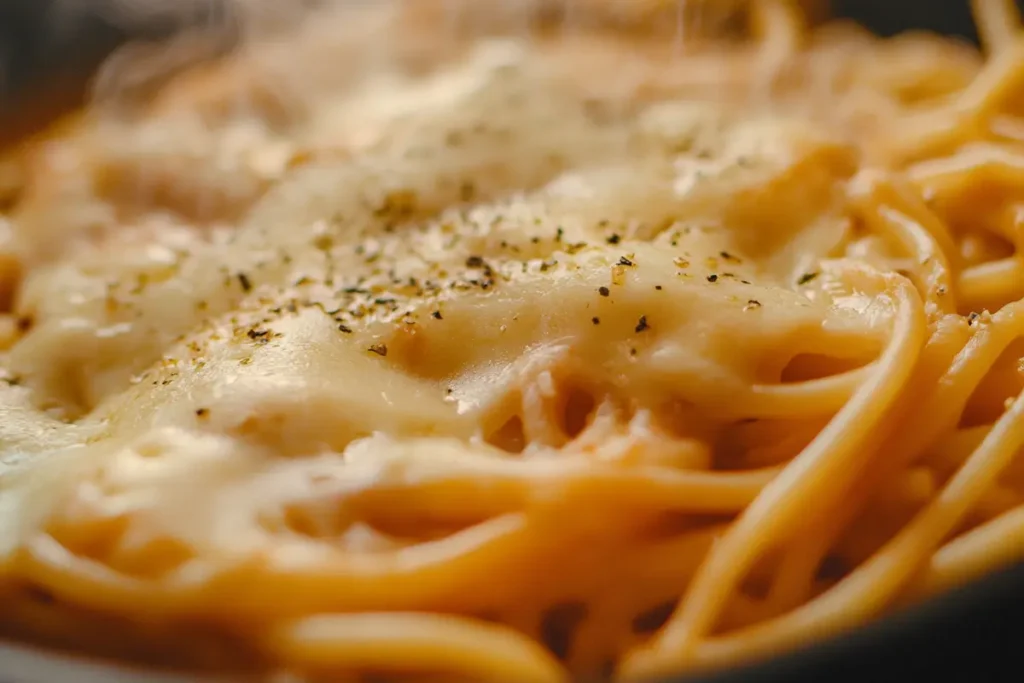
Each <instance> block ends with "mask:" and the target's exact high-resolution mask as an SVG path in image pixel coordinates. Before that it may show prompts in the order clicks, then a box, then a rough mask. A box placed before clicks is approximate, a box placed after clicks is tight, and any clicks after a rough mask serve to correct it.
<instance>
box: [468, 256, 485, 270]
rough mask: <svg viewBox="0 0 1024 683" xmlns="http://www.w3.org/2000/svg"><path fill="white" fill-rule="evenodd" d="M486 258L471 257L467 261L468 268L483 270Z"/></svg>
mask: <svg viewBox="0 0 1024 683" xmlns="http://www.w3.org/2000/svg"><path fill="white" fill-rule="evenodd" d="M483 266H484V258H483V257H482V256H470V257H469V258H467V259H466V267H467V268H483Z"/></svg>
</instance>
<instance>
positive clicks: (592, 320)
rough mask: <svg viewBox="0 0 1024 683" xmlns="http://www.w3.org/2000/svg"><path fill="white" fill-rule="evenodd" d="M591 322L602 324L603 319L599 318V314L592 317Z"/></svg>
mask: <svg viewBox="0 0 1024 683" xmlns="http://www.w3.org/2000/svg"><path fill="white" fill-rule="evenodd" d="M590 322H592V323H594V324H595V325H600V324H601V319H600V318H598V317H597V316H594V317H593V318H591V319H590Z"/></svg>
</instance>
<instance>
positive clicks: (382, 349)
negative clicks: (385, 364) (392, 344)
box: [367, 344, 388, 356]
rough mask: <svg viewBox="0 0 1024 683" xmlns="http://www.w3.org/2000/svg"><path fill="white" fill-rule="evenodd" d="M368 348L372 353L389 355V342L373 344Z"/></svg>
mask: <svg viewBox="0 0 1024 683" xmlns="http://www.w3.org/2000/svg"><path fill="white" fill-rule="evenodd" d="M367 350H368V351H369V352H370V353H375V354H377V355H378V356H387V355H388V345H387V344H374V345H373V346H371V347H370V348H369V349H367Z"/></svg>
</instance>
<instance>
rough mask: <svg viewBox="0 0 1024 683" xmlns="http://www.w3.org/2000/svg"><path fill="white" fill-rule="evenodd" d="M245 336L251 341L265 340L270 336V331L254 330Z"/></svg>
mask: <svg viewBox="0 0 1024 683" xmlns="http://www.w3.org/2000/svg"><path fill="white" fill-rule="evenodd" d="M246 334H247V335H248V336H249V339H252V340H256V339H266V338H267V337H268V336H269V335H270V330H255V329H253V330H249V331H248V332H247V333H246Z"/></svg>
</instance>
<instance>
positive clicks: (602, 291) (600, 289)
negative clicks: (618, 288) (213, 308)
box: [597, 287, 612, 296]
mask: <svg viewBox="0 0 1024 683" xmlns="http://www.w3.org/2000/svg"><path fill="white" fill-rule="evenodd" d="M597 293H598V294H600V295H601V296H610V295H611V293H612V290H610V289H608V288H607V287H598V288H597Z"/></svg>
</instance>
